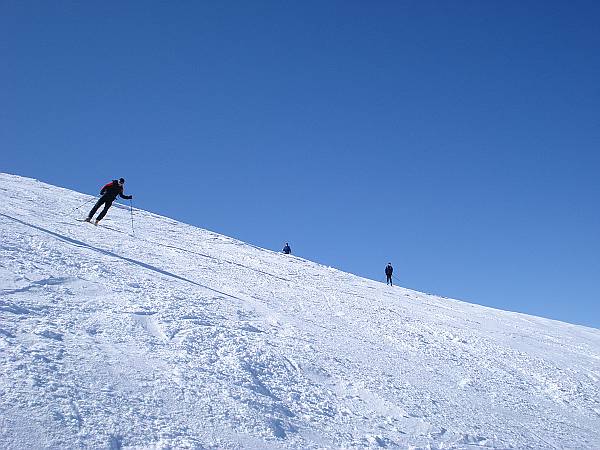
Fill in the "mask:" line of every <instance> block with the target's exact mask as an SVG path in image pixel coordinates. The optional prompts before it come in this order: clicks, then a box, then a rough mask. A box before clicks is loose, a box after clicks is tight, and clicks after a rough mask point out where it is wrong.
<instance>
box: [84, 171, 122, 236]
mask: <svg viewBox="0 0 600 450" xmlns="http://www.w3.org/2000/svg"><path fill="white" fill-rule="evenodd" d="M124 184H125V179H124V178H119V180H112V181H111V182H110V183H108V184H106V185H105V186H104V187H103V188H102V189H101V190H100V195H101V196H102V197H100V199H99V200H98V201H97V202H96V204H95V205H94V207H93V208H92V210H91V211H90V213H89V214H88V216H87V218H86V219H85V221H86V222H91V221H92V217H93V216H94V214H96V211H98V208H100V206H102V205H103V204H104V209H103V210H102V211H101V212H100V214H98V217H97V218H96V222H95V225H98V222H100V221H101V220H102V219H103V217H104V216H105V215H106V213H107V212H108V209H109V208H110V207H111V205H112V202H114V201H115V199H116V198H117V195H118V196H120V197H121V198H124V199H126V200H130V199H132V198H133V195H124V194H123V185H124Z"/></svg>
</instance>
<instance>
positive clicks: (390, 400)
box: [0, 174, 600, 449]
mask: <svg viewBox="0 0 600 450" xmlns="http://www.w3.org/2000/svg"><path fill="white" fill-rule="evenodd" d="M91 200H92V197H91V196H89V195H84V194H80V193H77V192H73V191H70V190H67V189H63V188H59V187H55V186H51V185H48V184H44V183H41V182H38V181H36V180H32V179H28V178H22V177H17V176H13V175H7V174H0V205H1V206H0V233H1V243H0V363H1V369H2V370H1V377H0V447H2V448H10V449H38V448H52V449H70V448H94V449H101V448H106V449H128V448H137V449H148V448H150V449H168V448H176V449H180V448H195V449H237V448H249V449H321V448H344V449H349V448H379V447H384V448H426V449H475V448H486V449H490V448H493V449H507V448H515V449H523V448H533V449H539V448H544V449H546V448H573V449H584V448H588V449H598V448H600V394H599V390H600V381H599V380H600V330H596V329H592V328H586V327H582V326H575V325H570V324H566V323H561V322H557V321H552V320H548V319H542V318H538V317H533V316H527V315H523V314H517V313H512V312H505V311H499V310H495V309H491V308H486V307H481V306H477V305H472V304H468V303H464V302H460V301H456V300H450V299H446V298H440V297H436V296H432V295H426V294H422V293H419V292H415V291H411V290H408V289H403V288H400V287H389V286H386V285H385V284H383V283H378V282H375V281H372V280H367V279H364V278H360V277H357V276H354V275H351V274H348V273H344V272H341V271H339V270H335V269H332V268H330V267H325V266H322V265H319V264H317V263H314V262H311V261H307V260H304V259H302V258H298V257H295V256H289V255H283V254H280V253H278V252H273V251H270V250H266V249H261V248H257V247H255V246H252V245H249V244H246V243H243V242H240V241H237V240H235V239H231V238H228V237H225V236H221V235H219V234H216V233H213V232H210V231H206V230H203V229H199V228H196V227H193V226H190V225H185V224H182V223H179V222H176V221H174V220H172V219H169V218H166V217H161V216H159V215H156V214H152V213H149V212H145V211H141V210H137V209H136V210H133V211H130V209H129V206H128V205H126V206H121V205H117V204H115V205H114V206H113V208H112V209H111V210H110V211H109V213H108V215H107V219H106V221H105V222H104V223H103V224H102V225H101V226H98V227H95V226H93V225H91V224H87V223H82V222H79V221H77V219H81V218H83V217H85V214H86V213H87V211H88V210H89V208H90V207H91V205H92V203H89V204H87V205H85V206H83V207H81V208H79V209H76V208H77V207H78V206H80V205H82V204H83V203H85V202H86V201H91ZM132 212H133V220H134V225H135V233H132V226H131V219H132V217H131V213H132ZM565 301H568V299H565Z"/></svg>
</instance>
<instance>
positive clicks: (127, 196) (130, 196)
mask: <svg viewBox="0 0 600 450" xmlns="http://www.w3.org/2000/svg"><path fill="white" fill-rule="evenodd" d="M119 196H120V197H121V198H124V199H125V200H131V199H132V198H133V195H125V194H123V191H121V192H119Z"/></svg>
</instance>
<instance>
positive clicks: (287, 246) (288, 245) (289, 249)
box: [282, 242, 292, 255]
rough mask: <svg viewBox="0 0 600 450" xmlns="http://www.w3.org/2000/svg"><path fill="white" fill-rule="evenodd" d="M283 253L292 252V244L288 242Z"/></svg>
mask: <svg viewBox="0 0 600 450" xmlns="http://www.w3.org/2000/svg"><path fill="white" fill-rule="evenodd" d="M282 251H283V253H285V254H286V255H289V254H290V253H292V249H291V248H290V244H288V243H287V242H286V243H285V246H284V247H283V250H282Z"/></svg>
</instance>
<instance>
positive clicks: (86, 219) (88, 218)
mask: <svg viewBox="0 0 600 450" xmlns="http://www.w3.org/2000/svg"><path fill="white" fill-rule="evenodd" d="M91 221H92V218H91V217H86V218H85V221H84V222H91Z"/></svg>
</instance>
